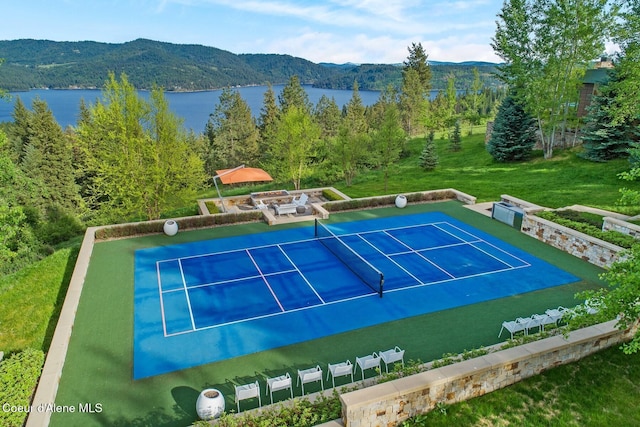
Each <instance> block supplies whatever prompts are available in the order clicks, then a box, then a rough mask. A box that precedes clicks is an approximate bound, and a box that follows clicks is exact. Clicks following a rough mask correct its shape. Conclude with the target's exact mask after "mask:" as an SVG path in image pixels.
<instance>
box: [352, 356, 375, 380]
mask: <svg viewBox="0 0 640 427" xmlns="http://www.w3.org/2000/svg"><path fill="white" fill-rule="evenodd" d="M380 360H381V359H380V356H378V354H377V353H376V352H375V351H374V352H373V353H371V354H370V355H368V356H363V357H356V365H357V366H356V370H358V366H359V367H360V371H361V372H362V381H364V371H366V370H367V369H378V370H380Z"/></svg>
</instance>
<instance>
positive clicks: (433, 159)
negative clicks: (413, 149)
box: [419, 131, 439, 170]
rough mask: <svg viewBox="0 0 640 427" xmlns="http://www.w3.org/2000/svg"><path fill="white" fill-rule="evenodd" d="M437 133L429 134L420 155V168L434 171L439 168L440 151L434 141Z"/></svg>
mask: <svg viewBox="0 0 640 427" xmlns="http://www.w3.org/2000/svg"><path fill="white" fill-rule="evenodd" d="M434 137H435V133H434V132H433V131H431V132H429V134H428V135H427V137H426V140H425V144H424V148H423V149H422V153H420V162H419V164H420V167H421V168H423V169H425V170H433V169H435V168H436V166H438V163H439V159H438V150H437V148H436V144H435V141H434Z"/></svg>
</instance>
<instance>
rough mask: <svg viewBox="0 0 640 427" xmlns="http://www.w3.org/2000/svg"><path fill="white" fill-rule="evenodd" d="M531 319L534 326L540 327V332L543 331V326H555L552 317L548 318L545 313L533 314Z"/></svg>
mask: <svg viewBox="0 0 640 427" xmlns="http://www.w3.org/2000/svg"><path fill="white" fill-rule="evenodd" d="M531 319H533V321H534V322H535V324H537V326H539V327H540V332H542V331H544V327H545V326H547V325H555V324H556V320H555V319H554V318H553V317H551V316H549V315H548V314H547V313H545V314H534V315H533V316H531ZM534 327H535V326H534Z"/></svg>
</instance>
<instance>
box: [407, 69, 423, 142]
mask: <svg viewBox="0 0 640 427" xmlns="http://www.w3.org/2000/svg"><path fill="white" fill-rule="evenodd" d="M428 99H429V98H428V93H425V92H424V86H423V84H422V82H421V81H420V75H419V74H418V71H416V70H415V69H413V68H409V69H407V70H406V71H405V72H404V73H403V76H402V91H401V93H400V109H401V112H402V113H401V115H402V125H403V128H404V130H405V132H406V133H407V134H408V135H415V134H418V133H420V132H423V131H424V121H425V120H424V118H425V115H426V109H427V105H428Z"/></svg>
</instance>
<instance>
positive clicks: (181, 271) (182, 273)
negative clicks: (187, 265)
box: [178, 259, 196, 331]
mask: <svg viewBox="0 0 640 427" xmlns="http://www.w3.org/2000/svg"><path fill="white" fill-rule="evenodd" d="M178 266H179V267H180V275H181V276H182V284H183V285H184V295H185V297H186V298H187V306H188V307H189V317H190V318H191V327H192V328H193V330H194V331H195V330H196V322H195V320H193V310H191V298H190V297H189V289H187V281H186V279H185V278H184V270H183V269H182V262H181V261H180V260H179V259H178Z"/></svg>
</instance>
